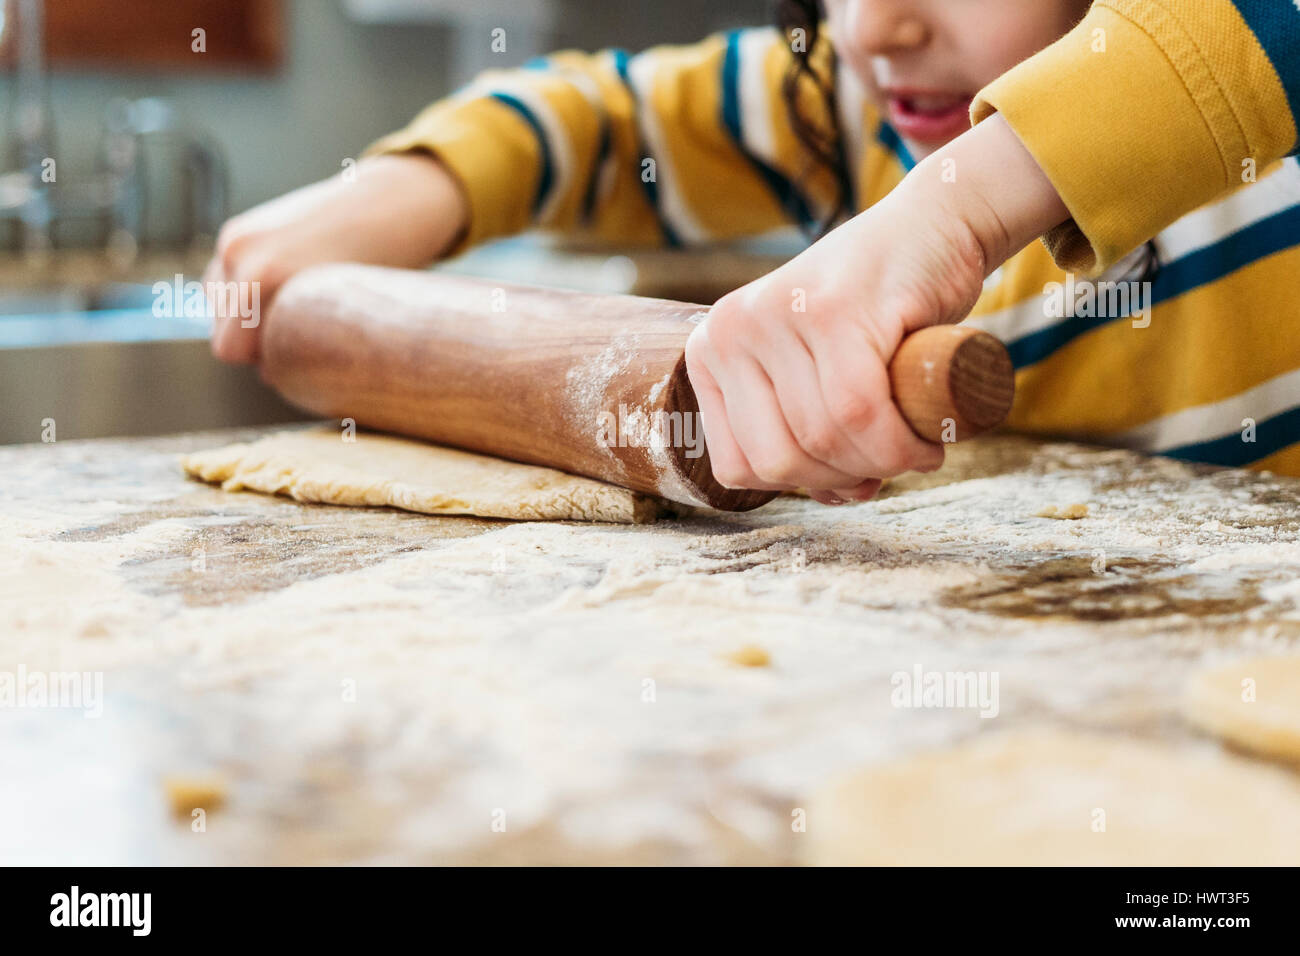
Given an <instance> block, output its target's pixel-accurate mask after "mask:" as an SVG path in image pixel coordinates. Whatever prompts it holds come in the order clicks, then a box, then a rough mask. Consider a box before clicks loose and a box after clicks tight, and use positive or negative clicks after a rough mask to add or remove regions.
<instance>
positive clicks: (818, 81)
mask: <svg viewBox="0 0 1300 956" xmlns="http://www.w3.org/2000/svg"><path fill="white" fill-rule="evenodd" d="M776 22H777V25H778V26H779V27H780V28H781V31H782V32H783V33H784V34H785V36H786V40H787V41H789V43H790V50H791V52H792V53H793V59H792V60H791V61H790V69H789V70H788V71H787V72H786V75H785V79H784V80H783V81H782V83H781V95H782V97H783V98H784V99H785V105H786V108H787V109H788V110H789V111H790V124H791V126H793V128H794V133H795V136H797V137H798V138H799V142H800V143H802V144H803V145H804V147H806V148H807V150H808V152H809V153H810V154H811V156H812V160H813V162H814V163H816V164H820V165H823V166H825V167H826V168H827V169H829V170H830V171H831V174H832V176H833V177H834V180H835V193H834V196H833V198H832V201H831V208H830V209H829V210H828V211H827V213H826V215H825V216H824V217H823V218H822V221H821V223H820V224H819V226H818V230H817V238H821V237H822V236H824V235H825V234H826V233H828V232H830V231H831V229H832V228H834V227H835V225H836V224H837V223H838V222H839V221H840V219H841V218H843V217H844V216H845V215H852V214H853V210H852V209H849V208H848V204H849V196H850V194H851V193H850V188H849V169H848V161H847V159H846V158H845V155H844V139H843V136H842V135H841V132H840V125H839V109H838V103H837V102H836V98H835V53H834V51H833V50H832V51H830V57H829V62H830V67H829V69H828V70H827V72H826V75H825V76H822V75H819V74H818V72H817V71H816V70H814V69H813V67H812V63H811V57H812V54H813V51H814V50H815V49H816V48H817V42H818V39H819V34H820V30H821V22H822V9H821V3H820V2H819V0H777V3H776ZM796 30H799V31H802V32H801V33H795V31H796ZM796 41H797V42H796ZM805 79H806V80H808V81H811V83H812V84H813V86H814V88H815V89H816V92H817V94H818V95H819V96H820V97H821V99H822V102H823V105H824V108H825V116H826V120H824V121H818V120H813V119H810V118H809V117H808V116H807V115H806V114H805V112H804V110H803V108H802V106H801V105H800V99H799V87H800V85H801V84H802V83H803V82H804V81H805ZM804 179H805V180H806V179H807V172H806V171H805V175H804Z"/></svg>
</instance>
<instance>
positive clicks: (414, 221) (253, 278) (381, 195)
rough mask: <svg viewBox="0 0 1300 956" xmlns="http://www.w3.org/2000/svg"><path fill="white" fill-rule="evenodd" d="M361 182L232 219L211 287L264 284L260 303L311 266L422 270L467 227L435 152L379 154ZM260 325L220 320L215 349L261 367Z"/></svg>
mask: <svg viewBox="0 0 1300 956" xmlns="http://www.w3.org/2000/svg"><path fill="white" fill-rule="evenodd" d="M355 174H356V175H355V177H354V178H344V177H342V176H335V177H334V178H332V179H327V180H325V181H324V182H319V183H315V184H313V185H311V186H305V187H303V188H302V189H298V190H295V191H294V192H291V193H289V194H287V195H284V196H281V197H280V198H278V199H274V200H272V201H271V202H268V203H264V204H263V205H261V206H258V207H256V208H254V209H250V210H249V211H248V212H246V213H243V214H241V215H239V216H236V217H235V218H233V219H231V220H230V221H229V222H227V223H226V224H225V225H224V226H223V227H222V229H221V234H220V235H219V236H218V237H217V249H216V254H215V256H214V257H213V259H212V262H211V263H210V264H209V266H208V270H207V273H206V275H205V276H204V279H205V281H217V282H223V283H224V282H257V283H258V284H259V296H258V300H259V302H260V303H261V305H262V307H263V308H265V306H266V305H267V304H268V303H269V302H270V301H271V299H272V297H273V296H274V295H275V292H276V291H277V290H278V289H279V287H280V285H281V284H282V283H284V282H285V281H286V280H287V279H288V278H289V277H290V276H291V275H293V274H294V273H295V272H297V271H299V270H300V269H305V268H306V267H307V266H311V265H316V264H318V263H322V262H365V263H371V264H374V265H388V266H407V267H415V266H423V265H427V264H428V263H430V262H432V261H433V260H434V259H436V258H438V256H440V255H441V254H442V253H443V252H444V250H446V249H447V248H449V247H450V246H451V245H452V244H453V243H454V242H455V241H456V238H457V237H458V236H459V235H461V234H463V233H464V231H465V224H466V221H467V218H468V211H467V206H466V203H465V199H464V196H463V195H462V193H461V190H460V187H459V186H458V185H457V183H456V180H455V179H454V177H453V176H452V175H451V174H450V173H448V172H447V171H446V169H444V168H443V166H442V165H441V164H440V163H439V162H437V161H436V160H434V159H431V158H429V157H428V156H420V155H411V156H377V157H374V158H372V159H366V160H363V161H362V162H360V163H358V164H357V167H356V170H355ZM259 331H260V328H259V326H256V325H255V326H254V327H252V328H245V327H244V324H243V320H241V316H239V315H237V314H235V315H222V314H218V316H217V317H216V321H215V324H214V327H213V331H212V351H213V354H215V355H216V356H217V357H218V358H220V359H223V360H224V361H227V362H256V361H257V347H258V333H259Z"/></svg>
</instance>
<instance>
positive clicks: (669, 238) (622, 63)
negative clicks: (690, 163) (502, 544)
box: [610, 49, 682, 248]
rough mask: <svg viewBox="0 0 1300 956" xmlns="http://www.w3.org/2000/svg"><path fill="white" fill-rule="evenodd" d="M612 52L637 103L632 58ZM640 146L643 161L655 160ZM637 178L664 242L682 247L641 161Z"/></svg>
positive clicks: (615, 65)
mask: <svg viewBox="0 0 1300 956" xmlns="http://www.w3.org/2000/svg"><path fill="white" fill-rule="evenodd" d="M610 52H611V53H612V54H613V56H614V69H616V70H617V71H618V77H619V79H620V80H622V81H623V85H624V86H626V87H627V91H628V93H629V94H630V95H631V97H632V99H633V102H634V103H635V101H636V98H637V96H636V90H635V89H634V88H633V87H632V81H631V79H629V77H628V64H629V62H630V59H631V58H630V57H629V56H628V54H627V50H621V49H614V50H611V51H610ZM637 107H638V108H640V105H639V104H637ZM638 145H639V152H640V154H641V156H642V157H643V160H642V161H644V159H645V158H650V159H653V158H654V157H651V156H649V155H648V152H647V150H646V148H645V143H639V144H638ZM658 172H659V169H658V162H657V161H656V163H655V174H656V177H657V176H658ZM636 177H637V179H639V180H641V188H642V189H644V190H645V194H646V199H648V200H649V201H650V208H651V209H653V210H654V214H655V219H656V220H657V221H658V223H659V232H660V233H661V234H662V235H663V237H664V242H665V243H667V244H668V245H669V246H670V247H673V248H678V247H680V246H681V245H682V241H681V239H680V238H679V237H678V235H677V231H676V230H675V229H673V227H672V226H670V225H669V224H668V220H666V219H664V214H663V210H662V209H660V208H659V184H658V183H657V182H655V180H654V179H651V180H650V181H649V182H647V181H646V178H645V175H644V171H643V168H642V166H641V162H640V161H639V162H638V163H637V168H636Z"/></svg>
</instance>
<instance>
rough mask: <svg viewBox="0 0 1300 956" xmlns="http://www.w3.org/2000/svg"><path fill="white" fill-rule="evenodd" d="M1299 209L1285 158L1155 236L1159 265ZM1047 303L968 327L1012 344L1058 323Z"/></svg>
mask: <svg viewBox="0 0 1300 956" xmlns="http://www.w3.org/2000/svg"><path fill="white" fill-rule="evenodd" d="M1297 2H1300V0H1297ZM1297 204H1300V163H1298V162H1297V161H1296V160H1294V159H1288V160H1287V161H1286V162H1285V163H1283V165H1282V168H1281V169H1279V170H1278V171H1277V172H1275V173H1273V174H1272V175H1270V176H1267V177H1265V178H1264V179H1261V180H1260V181H1259V182H1257V183H1254V184H1253V185H1251V186H1249V187H1247V188H1245V189H1241V190H1238V191H1237V192H1235V193H1233V194H1232V195H1231V196H1228V197H1226V198H1224V199H1222V200H1220V201H1218V202H1215V203H1211V204H1209V205H1208V206H1203V207H1201V208H1200V209H1197V210H1196V211H1195V212H1192V213H1189V214H1188V215H1186V216H1184V217H1183V218H1182V219H1179V220H1178V221H1177V222H1175V223H1174V224H1173V225H1172V226H1170V227H1169V228H1167V229H1166V230H1165V231H1164V232H1162V233H1160V235H1158V236H1156V239H1155V242H1156V248H1157V250H1158V251H1159V254H1160V262H1161V265H1162V266H1168V265H1170V264H1171V263H1173V262H1175V261H1177V260H1178V259H1181V258H1183V257H1184V256H1187V255H1189V254H1190V253H1193V252H1195V251H1197V250H1198V249H1203V248H1205V247H1206V246H1210V245H1213V244H1214V243H1216V242H1220V241H1222V240H1224V239H1226V238H1228V237H1229V236H1231V235H1232V234H1233V233H1236V232H1239V231H1241V230H1242V229H1245V228H1247V227H1249V226H1251V225H1252V224H1254V223H1256V222H1260V221H1262V220H1264V219H1267V218H1268V217H1269V216H1272V215H1275V214H1277V213H1279V212H1283V211H1284V210H1286V209H1289V208H1291V207H1293V206H1295V205H1297ZM1143 255H1145V252H1144V250H1143V249H1137V250H1134V251H1133V252H1132V253H1130V254H1129V255H1128V256H1126V257H1125V258H1124V259H1122V260H1120V261H1119V262H1118V263H1116V264H1115V265H1114V266H1112V267H1111V268H1110V269H1108V270H1107V271H1106V273H1105V275H1103V276H1101V277H1099V278H1098V279H1097V280H1096V281H1098V282H1102V281H1110V282H1115V281H1118V280H1120V279H1121V278H1132V276H1131V275H1129V273H1130V272H1131V270H1133V268H1134V267H1135V266H1136V265H1137V263H1139V262H1140V261H1141V260H1142V256H1143ZM1047 299H1048V294H1047V292H1046V291H1044V292H1043V293H1041V294H1040V295H1036V296H1034V297H1032V298H1030V299H1026V300H1025V301H1023V302H1020V303H1018V304H1016V305H1013V306H1010V307H1009V308H1006V309H1002V310H1001V311H998V312H990V313H989V314H988V315H983V316H979V317H978V318H971V319H968V320H967V323H968V324H970V325H973V326H976V327H977V328H981V329H984V330H985V331H986V332H990V333H992V334H993V335H996V336H997V337H998V338H1000V339H1001V340H1002V341H1004V342H1011V341H1014V340H1015V339H1018V338H1020V337H1022V336H1025V335H1029V334H1031V333H1033V332H1038V331H1040V330H1042V329H1045V328H1048V327H1049V326H1052V325H1056V324H1057V323H1059V322H1060V321H1061V319H1059V318H1056V317H1053V316H1049V315H1048V313H1047V309H1046V302H1047Z"/></svg>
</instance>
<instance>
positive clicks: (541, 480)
mask: <svg viewBox="0 0 1300 956" xmlns="http://www.w3.org/2000/svg"><path fill="white" fill-rule="evenodd" d="M355 438H356V440H355V441H344V440H343V437H342V435H341V434H340V432H339V431H338V430H337V429H331V428H313V429H306V430H301V431H288V432H280V433H278V434H275V435H269V436H267V437H266V438H263V439H260V440H259V441H256V442H252V443H251V444H239V445H228V446H226V447H224V448H215V449H212V450H210V451H200V452H195V453H193V454H190V455H185V456H184V457H183V458H182V459H181V466H182V467H183V468H184V469H185V471H186V473H187V474H189V475H192V476H193V477H195V478H201V479H202V480H204V481H208V482H219V483H220V484H221V487H222V488H224V489H225V490H226V491H239V490H242V489H249V490H251V491H260V492H264V493H266V494H279V495H288V496H289V497H291V498H295V499H297V500H298V501H313V502H320V503H323V504H331V505H355V506H362V505H381V506H382V505H387V506H390V507H393V508H402V509H405V510H406V511H419V512H422V513H424V514H434V515H477V516H479V517H482V518H510V519H513V520H516V521H608V522H615V523H622V524H642V523H646V522H650V521H654V520H655V518H656V517H658V516H659V515H660V514H661V513H663V512H664V511H665V510H666V506H665V505H664V503H663V502H661V501H659V500H658V499H656V498H651V497H649V496H647V495H642V494H638V493H636V492H634V491H628V490H627V489H625V488H618V487H615V486H614V485H609V484H606V483H604V482H602V481H595V480H593V479H590V478H580V477H578V476H576V475H570V474H566V473H565V472H562V471H556V470H555V469H553V468H539V467H537V466H534V465H521V464H519V463H517V462H512V461H503V460H501V459H499V458H491V457H488V456H487V455H476V454H473V453H471V452H464V451H457V450H455V449H452V448H443V447H441V446H438V445H430V444H427V443H425V442H419V441H410V440H408V439H404V438H393V437H390V436H388V435H376V434H368V433H364V432H358V433H357V434H356V436H355Z"/></svg>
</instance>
